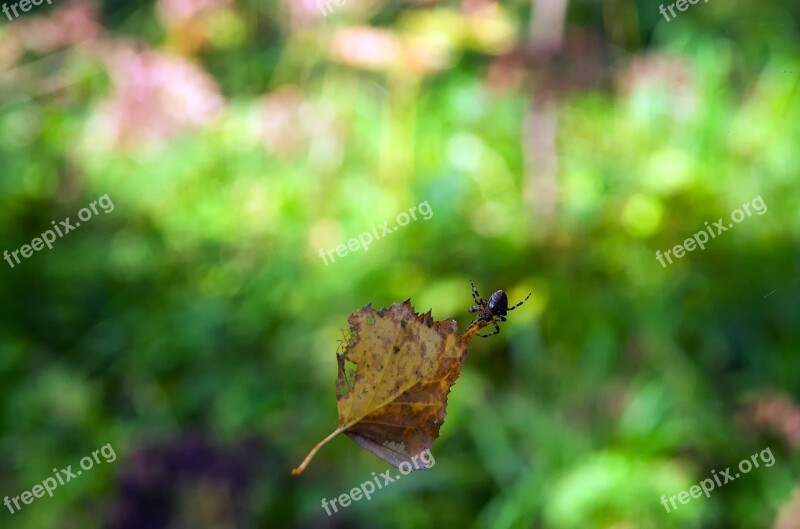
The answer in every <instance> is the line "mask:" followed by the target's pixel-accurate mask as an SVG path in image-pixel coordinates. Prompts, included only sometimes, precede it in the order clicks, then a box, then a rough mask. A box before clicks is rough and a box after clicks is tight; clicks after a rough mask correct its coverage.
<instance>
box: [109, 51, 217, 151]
mask: <svg viewBox="0 0 800 529" xmlns="http://www.w3.org/2000/svg"><path fill="white" fill-rule="evenodd" d="M104 55H105V60H106V62H107V63H108V69H109V73H110V75H111V79H112V83H113V86H114V91H113V93H112V94H111V97H110V98H109V99H108V100H106V101H104V102H103V103H101V104H100V105H99V107H98V109H97V117H96V120H97V121H98V122H99V125H100V127H101V131H102V134H103V137H105V138H106V139H108V140H109V141H110V142H111V143H112V144H114V145H116V146H127V145H131V144H139V143H156V142H161V141H164V140H167V139H169V138H172V137H174V136H176V135H178V134H180V133H182V132H185V131H188V130H191V129H195V128H198V127H201V126H203V125H206V124H207V123H209V122H210V121H211V120H213V119H214V118H215V117H216V116H217V115H218V114H219V113H220V112H221V111H222V110H223V109H224V107H225V100H224V98H223V97H222V96H221V95H220V93H219V90H218V88H217V85H216V83H215V82H214V80H213V79H212V78H211V77H210V76H209V75H208V74H207V73H206V72H205V71H203V70H202V69H201V68H200V67H199V66H197V65H196V64H194V63H192V62H190V61H189V60H187V59H184V58H182V57H178V56H174V55H169V54H166V53H161V52H154V51H149V50H136V49H133V48H131V47H130V46H127V45H123V46H120V47H119V48H117V49H113V50H111V51H110V52H107V53H105V54H104Z"/></svg>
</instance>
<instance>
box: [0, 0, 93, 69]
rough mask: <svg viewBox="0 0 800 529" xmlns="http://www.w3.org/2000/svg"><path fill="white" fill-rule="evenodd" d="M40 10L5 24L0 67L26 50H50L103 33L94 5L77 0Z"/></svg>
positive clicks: (8, 65) (50, 51) (43, 51)
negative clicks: (6, 25) (6, 29)
mask: <svg viewBox="0 0 800 529" xmlns="http://www.w3.org/2000/svg"><path fill="white" fill-rule="evenodd" d="M42 13H43V14H42V15H39V16H36V15H33V16H27V17H25V18H20V19H19V20H15V21H14V23H13V24H10V25H9V27H8V32H7V33H5V35H4V36H3V37H2V38H0V67H10V66H13V65H14V64H16V63H17V61H18V60H19V59H20V58H21V57H22V56H23V54H24V53H25V51H26V50H30V51H33V52H36V53H39V54H47V53H52V52H53V51H55V50H57V49H59V48H65V47H70V46H74V45H76V44H80V43H82V42H85V41H89V40H93V39H95V38H97V37H98V36H100V35H102V34H103V28H102V27H101V26H100V23H99V22H98V20H97V12H96V9H95V7H94V6H93V5H90V4H88V3H86V2H83V1H81V0H74V1H72V2H70V3H68V4H66V5H65V6H63V7H59V8H56V9H53V10H48V11H42Z"/></svg>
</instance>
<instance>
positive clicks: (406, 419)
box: [292, 300, 487, 474]
mask: <svg viewBox="0 0 800 529" xmlns="http://www.w3.org/2000/svg"><path fill="white" fill-rule="evenodd" d="M348 321H349V323H350V337H349V339H348V340H347V343H346V345H345V348H344V351H343V352H342V353H339V354H337V355H336V356H337V359H338V364H339V375H338V378H337V380H336V398H337V400H338V407H339V427H338V428H336V430H334V431H333V433H331V434H330V435H329V436H328V437H326V438H325V439H323V440H322V441H320V442H319V443H318V444H317V446H315V447H314V448H313V449H312V450H311V452H309V454H308V455H307V456H306V458H305V459H304V460H303V462H302V464H301V465H300V466H299V467H297V468H296V469H294V470H293V471H292V474H300V473H301V472H303V470H305V468H306V466H307V465H308V463H309V462H310V461H311V459H312V458H313V457H314V455H315V454H316V453H317V451H318V450H319V449H320V448H321V447H322V446H323V445H325V444H326V443H327V442H328V441H330V440H331V439H333V438H334V437H335V436H336V435H338V434H340V433H345V434H346V435H347V436H349V437H350V438H352V439H353V440H354V441H355V442H357V443H358V444H360V445H361V446H362V447H364V448H366V449H367V450H369V451H370V452H372V453H373V454H375V455H377V456H378V457H380V458H382V459H384V460H385V461H387V462H388V463H390V464H392V465H394V466H395V467H397V466H399V465H400V464H401V463H403V462H406V461H407V462H408V463H409V464H410V463H411V462H412V457H415V456H417V455H419V454H420V453H422V452H423V451H425V450H427V449H430V447H431V445H433V441H434V440H435V439H436V438H437V437H438V436H439V428H440V427H441V426H442V424H443V423H444V418H445V415H446V408H447V395H448V394H449V393H450V388H451V387H452V385H453V384H454V383H455V381H456V379H457V378H458V376H459V374H460V373H461V368H462V366H463V365H464V358H465V357H466V352H467V344H468V343H469V341H470V340H471V339H472V338H473V337H474V336H475V335H476V334H477V333H478V331H479V330H480V329H481V328H483V327H484V326H486V325H487V323H485V322H479V324H476V325H473V326H472V327H469V328H468V329H467V331H466V332H465V333H464V335H463V336H461V337H459V336H458V324H457V323H456V322H455V321H454V320H449V321H448V320H442V321H433V319H432V318H431V313H430V311H428V312H427V313H425V314H417V313H415V312H414V307H413V306H412V305H411V302H410V300H406V301H404V302H403V303H393V304H392V306H391V308H389V309H385V308H384V309H381V310H379V311H375V309H373V308H372V305H367V306H366V307H364V308H363V309H361V310H359V311H358V312H355V313H353V314H351V315H350V317H349V318H348ZM424 464H425V463H424V462H423V465H424ZM414 466H415V467H416V461H415V465H414Z"/></svg>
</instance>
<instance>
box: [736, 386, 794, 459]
mask: <svg viewBox="0 0 800 529" xmlns="http://www.w3.org/2000/svg"><path fill="white" fill-rule="evenodd" d="M743 419H744V421H745V424H746V425H747V426H748V427H751V428H755V429H758V430H767V431H770V432H773V433H776V434H779V435H781V436H782V437H783V438H784V440H785V441H786V443H787V444H788V445H789V446H791V447H793V448H800V407H798V406H797V405H796V404H795V403H794V402H793V401H792V400H791V399H790V398H789V397H788V396H786V395H784V394H781V393H766V394H762V395H759V396H757V397H755V398H753V399H752V400H750V401H749V402H748V403H747V405H746V406H745V408H744V411H743Z"/></svg>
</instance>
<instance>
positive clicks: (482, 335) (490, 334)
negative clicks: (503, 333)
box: [478, 321, 500, 338]
mask: <svg viewBox="0 0 800 529" xmlns="http://www.w3.org/2000/svg"><path fill="white" fill-rule="evenodd" d="M492 323H494V329H495V331H494V332H490V333H489V334H479V335H478V336H480V337H481V338H488V337H489V336H494V335H495V334H500V326H499V325H497V322H496V321H492Z"/></svg>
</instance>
